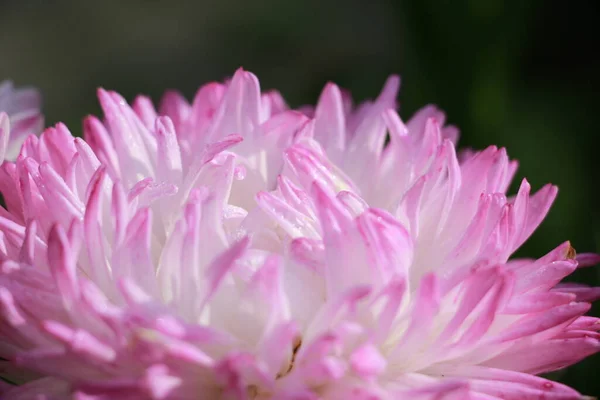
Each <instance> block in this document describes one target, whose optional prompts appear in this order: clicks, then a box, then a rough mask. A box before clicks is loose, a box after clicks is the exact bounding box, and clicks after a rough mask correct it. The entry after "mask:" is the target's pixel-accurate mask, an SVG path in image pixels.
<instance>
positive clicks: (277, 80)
mask: <svg viewBox="0 0 600 400" xmlns="http://www.w3.org/2000/svg"><path fill="white" fill-rule="evenodd" d="M597 3H598V1H597V0H596V1H593V0H591V1H588V2H584V1H573V2H549V1H544V0H531V1H527V0H524V1H508V2H507V1H502V0H468V1H458V0H457V1H449V0H420V1H403V0H389V1H366V0H345V1H341V0H303V1H287V0H286V1H282V0H279V1H278V0H254V1H246V0H221V1H214V2H210V1H195V2H192V1H189V2H178V1H151V0H146V1H133V0H130V1H124V0H121V1H116V0H104V1H102V2H99V1H96V2H92V1H83V0H81V1H52V0H39V1H31V0H12V1H7V0H0V80H1V79H6V78H10V79H12V80H13V81H14V82H15V83H16V84H18V85H25V84H27V85H35V86H37V87H39V88H40V89H41V90H42V92H43V94H44V98H45V105H44V111H45V114H46V116H47V117H46V118H47V123H48V124H54V123H55V122H58V121H64V122H66V123H67V124H68V125H69V126H70V128H71V130H72V131H73V133H77V134H78V133H80V132H81V118H82V117H83V116H84V115H86V114H89V113H94V114H98V113H99V107H98V105H97V103H96V99H95V89H96V88H97V87H98V86H103V87H105V88H111V89H116V90H118V91H119V92H121V93H122V94H123V95H125V96H126V97H127V98H129V99H132V98H133V96H134V95H135V94H137V93H145V94H148V95H150V96H152V97H153V98H154V99H155V100H157V99H158V98H159V97H160V95H161V94H162V92H163V91H164V90H165V89H166V88H174V89H178V90H180V91H181V92H183V93H184V94H185V95H186V96H187V97H188V98H191V96H193V94H194V92H195V90H196V89H197V88H198V87H199V86H200V85H201V84H202V83H203V82H206V81H209V80H221V79H223V78H226V77H227V76H229V75H231V74H232V73H233V71H234V70H235V69H236V68H238V67H239V66H243V67H244V68H246V69H248V70H250V71H252V72H254V73H256V74H257V75H258V77H259V79H260V80H261V84H262V86H263V88H265V89H268V88H277V89H279V90H280V91H281V92H282V93H283V94H284V96H285V97H286V99H287V100H288V102H289V104H291V105H292V106H299V105H302V104H306V103H314V102H315V101H316V99H317V97H318V95H319V92H320V90H321V88H322V87H323V85H324V84H325V82H326V81H328V80H332V81H335V82H337V83H339V84H340V85H341V86H343V87H346V88H348V89H350V90H352V92H353V94H354V97H355V99H358V100H361V99H366V98H369V97H371V98H372V97H375V96H376V95H377V94H378V91H379V89H380V87H381V85H382V84H383V82H384V80H385V79H386V77H387V76H388V75H389V74H391V73H399V74H401V76H402V80H403V84H402V90H401V97H400V104H401V109H400V113H401V116H402V117H403V118H404V119H407V118H408V117H409V116H410V115H411V114H412V113H413V112H414V111H415V110H417V109H418V108H419V107H421V106H423V105H425V104H427V103H436V104H438V105H439V106H440V107H441V108H443V109H445V110H446V111H447V113H448V116H449V120H450V122H451V123H453V124H456V125H458V126H459V127H460V128H461V132H462V139H461V145H462V146H470V147H475V148H482V147H485V146H487V145H489V144H496V145H499V146H506V147H507V148H508V150H509V155H511V156H512V157H513V158H516V159H518V160H519V161H520V169H519V175H518V178H519V179H518V180H517V181H519V180H520V178H522V177H524V176H526V177H527V178H528V179H529V181H530V182H531V183H532V186H533V187H534V189H537V188H539V187H541V186H542V185H543V184H545V183H547V182H552V183H555V184H557V185H558V186H559V187H560V194H559V197H558V200H557V202H556V203H555V206H554V208H553V210H552V211H551V213H550V215H549V217H548V218H547V220H546V221H545V222H544V224H543V225H542V226H541V228H540V229H539V230H538V231H537V233H536V234H535V235H534V237H533V238H532V239H531V240H530V241H529V242H528V244H526V245H525V246H524V247H523V248H522V249H521V250H520V251H519V253H520V255H526V256H541V255H543V254H545V253H546V252H547V251H549V250H551V249H552V248H553V247H554V246H555V245H557V244H559V243H561V242H562V241H565V240H567V239H568V240H571V242H572V244H573V246H574V247H575V248H576V249H577V250H578V251H600V247H599V245H600V213H599V211H600V202H599V201H598V197H597V195H596V187H597V185H598V184H599V183H600V179H599V173H600V168H599V162H598V145H597V143H598V142H597V140H596V138H597V135H598V132H597V122H598V116H599V113H598V112H597V111H598V102H597V98H598V93H600V79H599V72H600V63H599V62H598V60H597V58H596V54H595V53H597V52H598V50H599V49H600V43H599V41H598V34H597V32H596V31H597V27H596V22H597V21H598V17H599V13H598V12H597V11H598V10H597V8H598V6H597ZM517 183H518V182H517ZM515 186H516V185H515ZM514 189H515V188H513V190H514ZM574 279H577V280H579V281H583V282H586V283H588V284H592V285H600V268H596V269H594V268H588V269H585V270H581V271H578V272H577V274H576V275H575V277H574ZM592 313H593V314H594V315H600V307H598V306H596V307H595V308H594V310H593V311H592ZM599 368H600V357H599V356H596V357H592V358H590V359H588V360H586V361H584V362H582V363H581V364H579V365H577V366H575V367H572V368H570V369H568V370H566V371H561V372H558V373H556V374H554V376H553V377H554V378H556V379H559V380H560V381H562V382H565V383H567V384H569V385H571V386H574V387H575V388H577V389H578V390H580V391H581V392H583V393H585V394H588V395H597V396H598V395H600V379H598V377H599V376H600V372H598V371H599V370H600V369H599Z"/></svg>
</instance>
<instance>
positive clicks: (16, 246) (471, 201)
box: [0, 69, 600, 400]
mask: <svg viewBox="0 0 600 400" xmlns="http://www.w3.org/2000/svg"><path fill="white" fill-rule="evenodd" d="M398 88H399V79H398V78H397V77H394V76H393V77H390V78H389V79H388V81H387V82H386V84H385V86H384V88H383V90H382V92H381V94H380V95H379V97H377V99H375V100H374V101H370V102H365V103H363V104H360V105H358V106H354V105H353V104H352V100H351V98H350V97H349V95H348V94H347V93H345V92H344V91H342V90H340V89H339V88H338V87H337V86H336V85H334V84H328V85H327V86H326V87H325V88H324V90H323V92H322V94H321V96H320V98H319V100H318V103H317V105H316V107H314V108H313V107H303V108H301V109H299V110H292V109H290V108H289V107H288V106H287V105H286V103H285V101H284V100H283V98H282V97H281V96H280V94H279V93H277V92H264V93H263V92H261V90H260V87H259V83H258V80H257V79H256V77H255V76H254V75H253V74H251V73H249V72H247V71H244V70H241V69H240V70H238V71H237V72H236V73H235V74H234V76H233V77H232V79H231V80H230V81H228V82H226V83H209V84H207V85H205V86H203V87H201V88H200V89H199V91H198V92H197V94H196V96H195V97H194V99H193V102H192V103H191V104H190V103H188V102H187V101H186V100H185V99H184V98H183V97H182V96H181V95H179V94H178V93H175V92H169V93H167V94H166V95H165V96H164V97H163V99H162V101H161V102H160V105H159V107H158V110H157V109H156V108H155V107H154V105H153V104H152V102H151V100H150V99H149V98H147V97H144V96H140V97H138V98H136V99H135V100H134V101H133V102H132V103H131V105H129V104H128V103H127V102H126V100H125V99H123V98H122V97H121V96H120V95H119V94H117V93H115V92H112V91H106V90H103V89H99V90H98V98H99V101H100V104H101V106H102V109H103V113H104V117H103V118H102V119H99V118H97V117H94V116H89V117H87V118H85V120H84V123H83V138H80V137H76V136H74V135H73V134H72V133H71V132H70V131H69V130H68V128H67V127H66V126H65V125H63V124H58V125H56V126H55V127H51V128H48V129H46V130H45V131H44V132H43V133H42V134H41V136H39V137H38V136H36V135H29V136H26V139H24V140H21V136H22V132H24V131H32V130H34V129H32V128H31V126H30V124H34V123H35V124H37V123H39V121H41V120H40V117H39V112H37V111H35V112H34V111H33V110H37V108H36V107H38V106H39V105H38V103H37V102H38V100H36V99H37V97H36V96H34V95H33V93H34V92H20V93H19V92H13V90H12V87H11V86H6V85H5V86H1V87H0V106H1V107H0V109H1V110H3V111H6V114H0V138H1V139H2V140H0V155H2V159H4V158H5V154H6V161H4V162H3V164H2V165H1V167H0V191H1V193H2V195H3V198H4V204H5V206H4V207H3V208H0V263H1V268H0V357H1V358H2V359H3V360H4V361H0V376H2V377H4V379H6V380H7V381H9V382H12V383H16V384H17V385H10V384H5V385H3V386H2V389H1V390H2V391H3V396H4V397H2V398H3V399H4V398H6V399H13V400H28V399H45V400H63V399H78V400H108V399H115V400H129V399H154V400H167V399H168V400H179V399H181V400H186V399H190V400H195V399H232V400H236V399H248V400H254V399H257V400H258V399H261V400H262V399H264V400H267V399H281V400H286V399H288V400H292V399H296V400H303V399H306V400H312V399H332V400H333V399H336V400H345V399H350V400H367V399H379V400H395V399H415V400H433V399H437V400H442V399H443V400H469V399H473V400H475V399H477V400H494V399H508V400H510V399H513V400H524V399H540V398H545V399H580V398H581V395H580V394H579V393H577V392H576V391H575V390H573V389H571V388H568V387H566V386H564V385H561V384H559V383H555V382H551V381H548V380H546V379H545V378H542V377H540V376H538V375H539V374H541V373H545V372H549V371H553V370H557V369H560V368H564V367H566V366H569V365H571V364H573V363H576V362H577V361H579V360H581V359H583V358H585V357H587V356H589V355H591V354H593V353H595V352H597V351H598V350H599V349H600V341H599V338H600V335H599V333H598V331H600V322H599V320H598V319H597V318H594V317H589V316H585V314H586V312H587V311H588V310H589V308H590V302H591V301H594V300H595V299H596V298H597V297H599V296H600V292H599V290H598V289H597V288H588V287H585V286H582V285H576V284H566V283H560V281H561V280H562V279H563V278H564V277H566V276H567V275H569V274H571V273H572V272H573V271H574V270H575V269H576V268H578V267H582V266H588V265H593V264H594V263H596V262H597V261H598V258H597V256H595V255H592V254H586V253H583V254H580V255H577V256H576V255H575V252H574V250H573V248H572V247H571V245H570V244H569V243H568V242H565V243H563V244H561V245H559V246H558V247H556V248H555V249H554V250H551V251H550V252H549V253H548V254H546V255H545V256H543V257H541V258H539V259H520V258H511V255H512V254H513V253H514V252H515V250H516V249H517V248H519V247H520V246H521V245H522V244H523V243H524V242H525V241H526V240H527V238H528V237H529V236H530V235H531V234H532V233H533V231H534V230H535V229H536V228H537V227H538V225H539V224H540V223H541V222H542V220H543V219H544V217H545V215H546V214H547V212H548V210H549V209H550V206H551V204H552V202H553V201H554V199H555V197H556V194H557V189H556V187H554V186H552V185H547V186H544V187H542V188H541V189H540V190H538V191H537V192H535V193H532V192H531V188H530V185H529V183H528V182H527V181H525V180H524V181H523V182H522V183H521V185H520V188H519V190H518V192H517V194H516V195H514V196H508V195H507V194H506V192H507V189H508V186H509V184H510V183H511V180H512V178H513V175H514V174H515V171H516V167H517V164H516V162H515V161H512V160H510V159H509V158H508V156H507V153H506V151H505V150H504V149H499V148H497V147H494V146H492V147H489V148H487V149H485V150H483V151H478V152H475V151H468V152H462V153H460V154H457V153H456V147H455V146H456V141H457V138H458V130H457V129H456V128H455V127H452V126H446V125H445V116H444V114H443V113H442V112H441V111H439V110H438V109H437V108H435V107H433V106H427V107H425V108H423V109H421V110H420V111H418V112H417V113H416V115H414V116H413V117H412V118H411V119H410V120H408V121H407V122H406V123H405V122H403V121H402V120H401V119H400V117H399V116H398V114H397V112H396V96H397V92H398ZM11 96H12V97H11ZM23 125H26V127H23ZM13 136H14V137H15V138H14V140H13ZM13 143H18V144H19V145H20V144H21V143H22V146H21V147H20V150H17V151H16V154H14V156H9V153H11V152H13V149H12V147H11V146H14V145H13ZM12 160H14V161H12Z"/></svg>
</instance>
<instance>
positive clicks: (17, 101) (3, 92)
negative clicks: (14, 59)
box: [0, 81, 44, 164]
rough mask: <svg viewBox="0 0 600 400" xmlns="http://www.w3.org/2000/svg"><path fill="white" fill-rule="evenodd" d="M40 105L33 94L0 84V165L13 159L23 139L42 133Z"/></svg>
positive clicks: (25, 89)
mask: <svg viewBox="0 0 600 400" xmlns="http://www.w3.org/2000/svg"><path fill="white" fill-rule="evenodd" d="M40 105H41V98H40V95H39V93H38V92H37V90H35V89H30V88H24V89H15V88H14V87H13V84H12V82H10V81H4V82H0V164H1V163H2V162H3V161H4V160H5V159H7V160H11V161H13V160H14V159H15V158H16V157H17V155H18V154H19V150H20V148H21V145H22V144H23V141H24V140H25V138H26V137H27V135H29V134H32V133H33V134H38V133H40V132H41V131H42V128H43V125H44V118H43V117H42V115H41V114H40ZM9 132H10V135H9Z"/></svg>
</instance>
